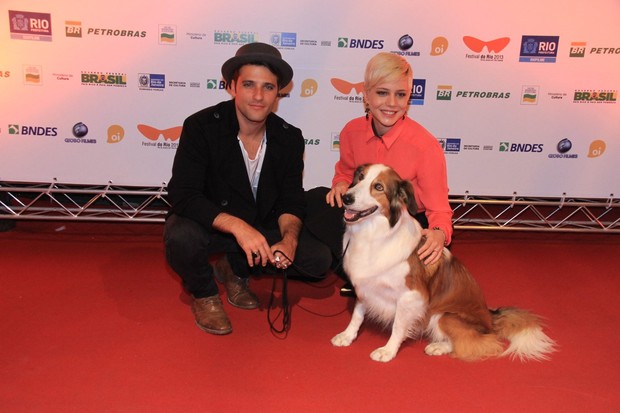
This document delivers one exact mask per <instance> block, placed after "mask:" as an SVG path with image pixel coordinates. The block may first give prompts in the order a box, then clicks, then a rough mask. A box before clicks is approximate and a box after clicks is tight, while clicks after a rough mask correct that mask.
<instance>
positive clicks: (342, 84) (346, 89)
mask: <svg viewBox="0 0 620 413" xmlns="http://www.w3.org/2000/svg"><path fill="white" fill-rule="evenodd" d="M330 81H331V82H332V86H334V88H336V90H337V91H338V92H340V93H342V94H344V95H348V94H349V93H351V90H353V89H355V93H357V94H358V95H359V94H360V93H362V91H363V90H364V82H359V83H350V82H347V81H346V80H342V79H338V78H335V77H334V78H332V79H331V80H330Z"/></svg>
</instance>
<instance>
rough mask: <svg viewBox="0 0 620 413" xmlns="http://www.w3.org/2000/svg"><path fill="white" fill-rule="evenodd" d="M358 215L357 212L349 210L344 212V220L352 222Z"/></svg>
mask: <svg viewBox="0 0 620 413" xmlns="http://www.w3.org/2000/svg"><path fill="white" fill-rule="evenodd" d="M358 215H359V212H357V211H353V210H351V209H345V210H344V219H346V220H347V221H353V220H354V219H356V218H357V216H358Z"/></svg>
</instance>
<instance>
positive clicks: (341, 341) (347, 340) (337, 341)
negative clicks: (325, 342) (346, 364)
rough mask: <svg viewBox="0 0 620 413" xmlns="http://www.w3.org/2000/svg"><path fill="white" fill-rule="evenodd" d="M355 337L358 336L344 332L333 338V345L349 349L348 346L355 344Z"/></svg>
mask: <svg viewBox="0 0 620 413" xmlns="http://www.w3.org/2000/svg"><path fill="white" fill-rule="evenodd" d="M355 337H356V336H354V335H349V334H347V333H346V332H345V331H343V332H342V333H340V334H336V335H335V336H334V337H333V338H332V344H333V345H334V346H336V347H347V346H350V345H351V343H353V340H355Z"/></svg>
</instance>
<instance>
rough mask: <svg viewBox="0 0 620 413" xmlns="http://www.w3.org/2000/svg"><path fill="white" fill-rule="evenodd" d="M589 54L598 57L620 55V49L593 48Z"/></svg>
mask: <svg viewBox="0 0 620 413" xmlns="http://www.w3.org/2000/svg"><path fill="white" fill-rule="evenodd" d="M589 54H598V55H619V54H620V47H592V48H590V52H589Z"/></svg>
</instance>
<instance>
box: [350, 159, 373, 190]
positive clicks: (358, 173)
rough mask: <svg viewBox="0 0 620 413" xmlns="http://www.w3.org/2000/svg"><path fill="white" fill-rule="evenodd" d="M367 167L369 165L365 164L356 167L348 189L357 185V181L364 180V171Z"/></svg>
mask: <svg viewBox="0 0 620 413" xmlns="http://www.w3.org/2000/svg"><path fill="white" fill-rule="evenodd" d="M369 166H370V164H369V163H365V164H363V165H360V166H358V167H357V168H356V169H355V173H354V174H353V182H351V185H349V188H353V187H354V186H355V185H357V183H358V182H359V181H361V180H362V179H364V172H366V169H368V167H369Z"/></svg>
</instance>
